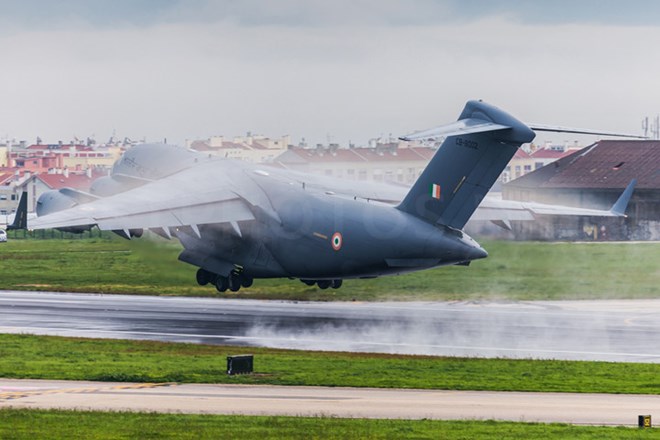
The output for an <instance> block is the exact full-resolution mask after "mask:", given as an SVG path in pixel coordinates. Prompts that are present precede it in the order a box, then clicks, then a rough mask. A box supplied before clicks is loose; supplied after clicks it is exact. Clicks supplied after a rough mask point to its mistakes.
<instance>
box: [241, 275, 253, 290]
mask: <svg viewBox="0 0 660 440" xmlns="http://www.w3.org/2000/svg"><path fill="white" fill-rule="evenodd" d="M252 283H254V279H253V278H251V277H246V276H245V275H241V287H250V286H251V285H252Z"/></svg>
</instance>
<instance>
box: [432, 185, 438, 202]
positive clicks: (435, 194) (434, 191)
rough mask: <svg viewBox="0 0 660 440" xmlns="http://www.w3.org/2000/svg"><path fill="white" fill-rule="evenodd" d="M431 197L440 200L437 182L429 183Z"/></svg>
mask: <svg viewBox="0 0 660 440" xmlns="http://www.w3.org/2000/svg"><path fill="white" fill-rule="evenodd" d="M431 197H433V198H434V199H438V200H440V185H438V184H437V183H434V184H432V185H431Z"/></svg>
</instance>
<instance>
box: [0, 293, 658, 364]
mask: <svg viewBox="0 0 660 440" xmlns="http://www.w3.org/2000/svg"><path fill="white" fill-rule="evenodd" d="M658 316H660V300H617V301H556V302H553V301H541V302H523V303H494V302H473V303H468V302H450V303H442V302H441V303H422V302H417V303H411V302H405V303H403V302H402V303H305V302H285V301H252V300H230V299H229V300H228V299H212V298H169V297H146V296H124V295H94V294H69V293H47V292H14V291H0V332H2V333H32V334H48V335H64V336H84V337H103V338H122V339H150V340H160V341H177V342H193V343H205V344H230V345H241V346H267V347H281V348H299V349H309V350H338V351H363V352H384V353H408V354H434V355H450V356H481V357H511V358H545V359H549V358H552V359H579V360H607V361H626V362H660V345H658V344H656V343H655V341H658V340H660V320H658V319H657V317H658Z"/></svg>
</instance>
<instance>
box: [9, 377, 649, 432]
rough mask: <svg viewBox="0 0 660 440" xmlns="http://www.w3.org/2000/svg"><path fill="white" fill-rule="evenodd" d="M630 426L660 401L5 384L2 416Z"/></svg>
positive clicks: (362, 390)
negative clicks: (47, 411)
mask: <svg viewBox="0 0 660 440" xmlns="http://www.w3.org/2000/svg"><path fill="white" fill-rule="evenodd" d="M3 407H15V408H60V409H84V410H111V411H149V412H153V411H157V412H177V413H206V414H243V415H292V416H331V417H356V418H379V419H385V418H388V419H391V418H398V419H452V420H453V419H456V420H460V419H470V420H483V419H495V420H510V421H528V422H565V423H574V424H593V425H630V426H633V425H635V424H636V423H637V416H638V415H640V414H658V413H660V396H646V395H603V394H569V393H565V394H564V393H514V392H476V391H434V390H400V389H373V388H323V387H282V386H279V387H278V386H246V385H204V384H188V385H177V384H127V383H107V382H69V381H42V380H6V379H0V408H3Z"/></svg>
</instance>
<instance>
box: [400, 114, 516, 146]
mask: <svg viewBox="0 0 660 440" xmlns="http://www.w3.org/2000/svg"><path fill="white" fill-rule="evenodd" d="M507 128H511V127H509V126H507V125H501V124H495V123H494V122H490V121H485V120H483V119H476V118H469V119H461V120H459V121H456V122H454V123H452V124H447V125H442V126H440V127H435V128H430V129H428V130H424V131H418V132H415V133H412V134H409V135H406V136H402V137H400V138H399V139H401V140H402V141H415V140H432V139H438V138H442V137H447V136H455V135H461V134H471V133H483V132H485V131H497V130H505V129H507Z"/></svg>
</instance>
